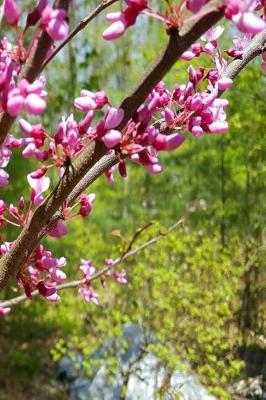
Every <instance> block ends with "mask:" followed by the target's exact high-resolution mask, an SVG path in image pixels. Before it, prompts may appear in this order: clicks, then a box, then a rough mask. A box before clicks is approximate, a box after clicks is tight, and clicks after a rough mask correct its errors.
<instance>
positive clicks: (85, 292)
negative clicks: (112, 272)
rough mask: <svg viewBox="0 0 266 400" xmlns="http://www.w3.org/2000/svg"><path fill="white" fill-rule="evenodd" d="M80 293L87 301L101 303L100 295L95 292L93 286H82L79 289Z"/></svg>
mask: <svg viewBox="0 0 266 400" xmlns="http://www.w3.org/2000/svg"><path fill="white" fill-rule="evenodd" d="M79 293H80V294H81V296H82V297H83V299H84V300H85V301H86V302H87V303H90V302H93V303H94V304H96V305H98V304H99V296H98V294H97V293H95V291H94V290H93V288H92V286H89V287H81V288H80V289H79Z"/></svg>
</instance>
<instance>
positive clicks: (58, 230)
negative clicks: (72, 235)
mask: <svg viewBox="0 0 266 400" xmlns="http://www.w3.org/2000/svg"><path fill="white" fill-rule="evenodd" d="M67 234H68V229H67V227H66V226H65V224H64V223H63V221H62V220H61V219H60V220H59V221H58V222H57V223H56V225H54V226H53V227H52V228H50V229H49V231H48V235H49V236H52V237H62V236H66V235H67Z"/></svg>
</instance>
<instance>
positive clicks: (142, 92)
mask: <svg viewBox="0 0 266 400" xmlns="http://www.w3.org/2000/svg"><path fill="white" fill-rule="evenodd" d="M222 16H223V12H222V11H220V10H218V11H212V12H210V13H209V14H207V15H204V16H203V17H202V18H201V19H200V21H198V22H197V23H196V24H195V25H194V26H193V27H192V28H191V29H190V30H189V31H188V32H187V33H186V34H185V35H183V36H179V34H178V31H177V30H176V29H172V30H171V31H170V32H169V43H168V45H167V47H166V49H165V50H164V51H163V53H162V55H161V56H159V58H158V61H157V62H156V63H155V65H154V66H153V67H152V68H151V69H149V70H148V73H146V74H145V76H144V79H142V80H141V82H140V84H139V86H138V87H137V89H136V90H135V91H134V92H133V94H131V95H130V96H129V97H128V98H127V99H126V100H125V101H124V102H123V103H122V106H121V107H123V108H124V109H125V115H126V116H125V117H124V119H123V121H122V124H121V125H120V129H121V127H122V126H124V125H125V124H126V123H127V122H128V120H129V119H130V117H131V115H133V114H134V112H135V111H136V110H137V108H138V107H139V106H140V104H141V102H142V101H144V100H145V99H146V97H147V95H148V94H149V92H150V91H151V90H152V89H153V87H154V86H155V85H156V84H157V83H158V82H159V81H160V80H161V79H162V77H163V76H164V75H165V74H166V73H167V72H168V71H169V70H170V68H171V67H172V66H173V65H174V63H175V62H176V61H177V59H178V58H179V57H180V55H181V54H182V53H183V52H184V51H185V50H186V49H187V48H189V47H190V45H191V44H193V43H194V42H195V41H196V40H197V39H198V38H199V37H200V36H201V35H202V34H203V33H204V32H205V31H206V30H208V29H209V28H210V27H211V26H212V25H214V24H215V23H216V22H217V21H218V20H219V19H220V18H221V17H222ZM105 153H106V148H105V147H104V145H103V144H102V143H100V142H98V141H97V142H93V143H91V144H89V145H87V146H86V147H85V148H84V150H83V151H82V152H81V154H80V156H79V157H78V158H77V160H76V161H75V162H74V165H73V166H74V168H69V169H68V173H66V174H65V175H64V177H63V179H61V181H60V182H59V184H58V187H57V188H56V190H54V191H53V192H52V194H51V195H50V196H49V197H48V198H47V199H46V200H45V201H44V203H43V204H41V205H40V206H39V207H38V208H37V209H36V210H35V212H34V214H33V216H32V218H31V220H30V221H29V223H28V225H27V226H26V227H25V228H24V229H23V230H22V232H21V233H20V235H19V237H18V238H17V240H16V241H15V245H14V247H13V248H12V249H11V250H10V251H9V252H8V253H7V254H6V255H5V256H3V257H2V258H1V260H0V290H1V289H3V288H4V287H5V286H7V284H8V282H9V280H10V279H11V277H13V276H15V275H16V274H17V273H18V272H19V270H20V268H21V267H22V266H23V265H24V264H25V262H26V261H27V259H28V257H29V256H30V255H31V253H32V252H33V250H34V249H35V247H36V245H37V244H38V243H39V238H40V234H41V233H42V232H43V230H44V229H45V228H46V227H47V226H49V224H50V223H51V219H52V218H53V216H54V214H55V213H56V212H57V211H58V210H59V209H60V207H61V205H62V204H63V202H64V201H65V200H66V199H67V198H68V196H69V195H70V194H71V192H72V191H73V190H74V189H75V187H76V186H77V185H78V183H79V182H80V181H81V180H82V179H83V178H84V176H85V175H86V173H87V172H88V171H89V170H90V169H91V168H92V167H93V166H94V165H95V164H96V163H97V168H96V170H94V174H95V178H94V177H92V181H93V180H95V179H96V178H97V177H98V176H99V175H100V174H101V173H103V172H104V169H103V167H102V161H100V162H99V163H98V161H99V160H100V159H101V158H102V157H103V156H104V155H105Z"/></svg>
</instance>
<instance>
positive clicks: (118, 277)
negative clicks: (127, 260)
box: [112, 270, 127, 285]
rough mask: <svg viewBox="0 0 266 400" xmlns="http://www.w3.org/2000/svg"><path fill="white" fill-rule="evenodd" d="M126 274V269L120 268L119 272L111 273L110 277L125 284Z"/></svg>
mask: <svg viewBox="0 0 266 400" xmlns="http://www.w3.org/2000/svg"><path fill="white" fill-rule="evenodd" d="M125 276H126V271H125V270H122V271H120V272H113V273H112V278H113V279H114V280H115V281H116V282H118V283H120V285H126V284H127V279H126V278H125Z"/></svg>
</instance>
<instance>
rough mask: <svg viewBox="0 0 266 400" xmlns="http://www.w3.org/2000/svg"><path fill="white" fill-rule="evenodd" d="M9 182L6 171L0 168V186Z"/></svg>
mask: <svg viewBox="0 0 266 400" xmlns="http://www.w3.org/2000/svg"><path fill="white" fill-rule="evenodd" d="M8 183H9V175H8V173H7V172H6V171H5V170H4V169H2V168H0V186H7V185H8Z"/></svg>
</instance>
